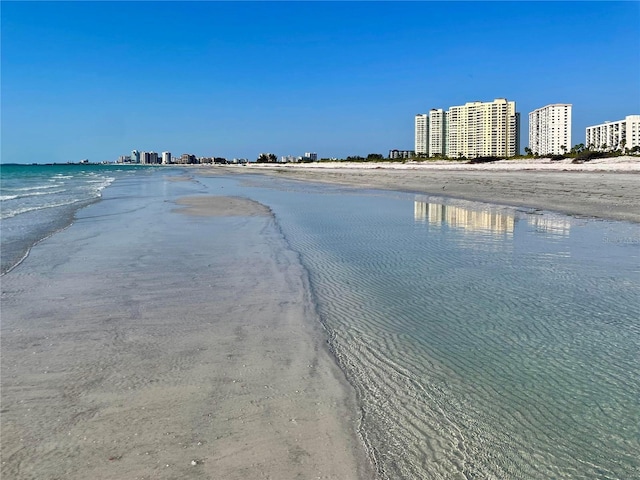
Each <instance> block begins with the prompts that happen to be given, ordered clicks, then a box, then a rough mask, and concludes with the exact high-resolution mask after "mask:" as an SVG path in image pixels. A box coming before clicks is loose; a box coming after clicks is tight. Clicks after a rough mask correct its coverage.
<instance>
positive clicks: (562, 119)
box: [529, 103, 571, 155]
mask: <svg viewBox="0 0 640 480" xmlns="http://www.w3.org/2000/svg"><path fill="white" fill-rule="evenodd" d="M529 148H530V149H531V151H532V152H533V153H536V154H538V155H560V154H563V153H565V152H568V151H569V150H570V149H571V105H570V104H567V103H554V104H552V105H547V106H546V107H542V108H538V109H537V110H534V111H533V112H531V113H529Z"/></svg>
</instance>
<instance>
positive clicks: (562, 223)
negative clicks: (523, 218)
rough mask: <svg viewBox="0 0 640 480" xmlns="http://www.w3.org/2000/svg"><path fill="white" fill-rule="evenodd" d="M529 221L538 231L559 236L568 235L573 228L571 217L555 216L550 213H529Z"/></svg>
mask: <svg viewBox="0 0 640 480" xmlns="http://www.w3.org/2000/svg"><path fill="white" fill-rule="evenodd" d="M527 223H528V224H529V225H531V226H532V227H533V228H535V230H536V232H541V233H544V234H547V235H553V236H557V237H568V236H569V229H570V228H571V222H570V221H569V219H564V218H554V217H551V216H549V215H529V216H528V217H527Z"/></svg>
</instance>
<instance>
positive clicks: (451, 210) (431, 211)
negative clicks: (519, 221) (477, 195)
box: [414, 199, 516, 236]
mask: <svg viewBox="0 0 640 480" xmlns="http://www.w3.org/2000/svg"><path fill="white" fill-rule="evenodd" d="M414 219H415V221H416V222H420V223H428V224H429V225H445V224H446V225H448V226H449V227H453V228H460V229H464V230H466V231H469V232H478V233H491V234H496V235H507V236H512V235H513V230H514V227H515V223H516V220H515V215H514V214H513V213H511V212H506V211H504V210H500V211H496V210H490V209H477V208H476V209H472V208H465V207H461V206H459V205H444V204H441V203H429V202H425V201H421V200H419V199H416V200H415V201H414Z"/></svg>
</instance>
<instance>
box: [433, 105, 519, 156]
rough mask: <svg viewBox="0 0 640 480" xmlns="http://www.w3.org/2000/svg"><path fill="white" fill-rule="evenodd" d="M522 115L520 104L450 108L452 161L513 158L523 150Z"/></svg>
mask: <svg viewBox="0 0 640 480" xmlns="http://www.w3.org/2000/svg"><path fill="white" fill-rule="evenodd" d="M519 126H520V114H519V113H517V112H516V102H509V101H507V99H506V98H497V99H495V100H494V101H493V102H468V103H465V104H464V105H461V106H454V107H450V108H449V111H448V112H447V122H446V127H445V128H446V148H445V151H446V154H447V156H449V157H467V158H475V157H488V156H496V157H512V156H514V155H517V154H518V153H519V150H520V138H519V137H520V135H519Z"/></svg>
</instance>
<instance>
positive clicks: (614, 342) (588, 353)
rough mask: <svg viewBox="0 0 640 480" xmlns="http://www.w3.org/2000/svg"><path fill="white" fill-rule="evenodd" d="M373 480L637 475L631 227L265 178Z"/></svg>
mask: <svg viewBox="0 0 640 480" xmlns="http://www.w3.org/2000/svg"><path fill="white" fill-rule="evenodd" d="M203 182H204V183H205V184H207V185H209V186H210V187H211V189H212V190H213V189H214V188H215V189H219V188H224V192H225V194H229V193H232V192H234V193H236V194H240V195H243V196H248V197H250V198H252V199H255V200H258V201H260V202H262V203H265V204H266V205H268V206H269V207H271V208H272V209H273V211H274V213H275V215H276V218H277V221H278V223H279V225H280V227H281V228H282V230H283V232H284V234H285V236H286V238H287V239H288V241H289V243H290V245H291V247H292V248H293V249H294V250H295V251H297V252H299V254H300V257H301V260H302V262H303V264H304V265H305V267H306V268H307V269H308V272H309V276H310V280H311V285H312V288H313V294H314V296H315V299H316V301H317V308H318V311H319V313H320V315H321V317H322V319H323V321H324V323H325V325H326V327H327V329H328V331H329V334H330V341H331V344H332V348H333V349H334V351H335V354H336V356H337V358H338V361H339V363H340V365H341V366H342V368H343V369H344V370H345V372H346V374H347V377H348V378H349V380H350V382H351V383H352V384H353V385H354V387H355V389H356V391H357V394H358V397H359V403H360V406H361V409H362V425H361V435H362V436H363V438H364V441H365V443H366V445H367V448H368V449H369V451H370V453H371V455H372V458H373V459H374V461H375V463H376V465H377V467H378V469H379V471H380V473H381V476H382V477H384V478H394V479H395V478H406V479H423V478H460V479H470V478H483V479H485V478H522V479H535V478H539V479H547V478H603V479H605V478H619V479H622V478H638V477H639V476H640V461H639V460H638V458H640V455H639V454H640V443H639V438H640V437H639V430H638V428H639V427H638V425H640V404H639V399H640V375H639V373H640V369H639V363H638V360H639V352H640V320H638V319H640V275H639V270H640V261H639V253H640V252H639V247H640V241H639V239H638V230H637V226H636V225H632V224H627V223H622V222H608V221H597V220H591V219H585V218H572V217H568V216H562V215H556V214H552V213H545V212H543V213H541V212H534V211H532V212H527V211H522V210H516V209H513V208H508V207H497V206H491V205H487V204H480V203H471V202H462V201H454V200H447V199H443V198H437V197H434V198H429V197H423V196H415V195H411V194H403V193H394V192H380V191H362V190H355V189H349V188H344V187H328V186H326V185H323V186H314V185H311V184H306V183H305V184H303V183H296V182H292V181H285V180H280V179H274V178H261V177H246V178H245V179H244V180H243V181H242V184H236V183H235V181H233V180H228V181H227V180H224V179H222V180H221V179H204V180H203Z"/></svg>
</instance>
